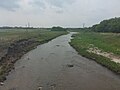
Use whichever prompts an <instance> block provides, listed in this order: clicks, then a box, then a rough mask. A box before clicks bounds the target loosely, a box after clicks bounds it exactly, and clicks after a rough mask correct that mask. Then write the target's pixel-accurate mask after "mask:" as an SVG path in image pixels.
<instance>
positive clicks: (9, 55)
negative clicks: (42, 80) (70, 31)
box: [0, 33, 66, 82]
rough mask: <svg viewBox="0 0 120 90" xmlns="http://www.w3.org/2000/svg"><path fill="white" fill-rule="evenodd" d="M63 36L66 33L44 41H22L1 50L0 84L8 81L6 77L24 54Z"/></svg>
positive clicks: (34, 39)
mask: <svg viewBox="0 0 120 90" xmlns="http://www.w3.org/2000/svg"><path fill="white" fill-rule="evenodd" d="M63 34H66V33H60V34H58V35H54V36H52V37H49V38H46V39H43V40H42V41H38V40H36V38H37V37H36V38H33V39H21V40H18V41H15V42H13V43H11V44H10V45H9V46H8V48H5V49H4V48H3V49H2V50H1V57H0V82H3V81H4V80H6V76H7V75H8V74H9V72H10V71H11V70H12V69H14V63H15V62H16V61H17V60H19V59H20V58H21V57H22V56H23V55H24V54H26V53H27V52H28V51H30V50H32V49H34V48H36V46H38V45H40V44H43V43H46V42H48V41H50V40H52V39H54V38H56V37H58V36H61V35H63ZM28 59H29V58H28Z"/></svg>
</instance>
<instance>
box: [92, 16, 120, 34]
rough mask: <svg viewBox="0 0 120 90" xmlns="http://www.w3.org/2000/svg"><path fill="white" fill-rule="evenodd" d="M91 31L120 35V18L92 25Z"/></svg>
mask: <svg viewBox="0 0 120 90" xmlns="http://www.w3.org/2000/svg"><path fill="white" fill-rule="evenodd" d="M91 30H92V31H95V32H113V33H120V17H118V18H112V19H109V20H104V21H102V22H100V24H96V25H93V26H92V27H91Z"/></svg>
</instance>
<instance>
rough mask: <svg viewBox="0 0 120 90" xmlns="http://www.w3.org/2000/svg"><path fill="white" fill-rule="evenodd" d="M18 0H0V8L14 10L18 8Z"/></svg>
mask: <svg viewBox="0 0 120 90" xmlns="http://www.w3.org/2000/svg"><path fill="white" fill-rule="evenodd" d="M18 1H19V0H0V8H3V9H6V10H8V11H15V9H16V8H19V4H18Z"/></svg>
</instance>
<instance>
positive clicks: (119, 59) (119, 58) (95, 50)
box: [87, 47, 120, 63]
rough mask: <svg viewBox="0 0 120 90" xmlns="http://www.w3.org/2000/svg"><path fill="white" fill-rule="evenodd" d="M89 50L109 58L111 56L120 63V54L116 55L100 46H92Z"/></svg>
mask: <svg viewBox="0 0 120 90" xmlns="http://www.w3.org/2000/svg"><path fill="white" fill-rule="evenodd" d="M87 51H88V52H91V53H94V54H97V55H101V56H104V57H107V58H110V59H111V60H112V61H114V62H116V63H120V56H117V55H114V54H113V53H108V52H104V51H102V50H100V49H99V48H98V47H91V48H89V49H88V50H87Z"/></svg>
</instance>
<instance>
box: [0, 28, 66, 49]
mask: <svg viewBox="0 0 120 90" xmlns="http://www.w3.org/2000/svg"><path fill="white" fill-rule="evenodd" d="M65 33H66V32H59V31H48V30H41V29H33V30H31V29H30V30H25V29H18V30H17V29H14V30H4V31H3V30H2V31H1V32H0V50H1V49H3V48H7V47H8V46H9V45H10V44H11V43H13V42H14V41H18V40H22V39H29V38H33V39H36V40H38V41H40V42H41V41H44V40H47V39H51V38H54V37H56V36H59V35H61V34H65Z"/></svg>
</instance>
